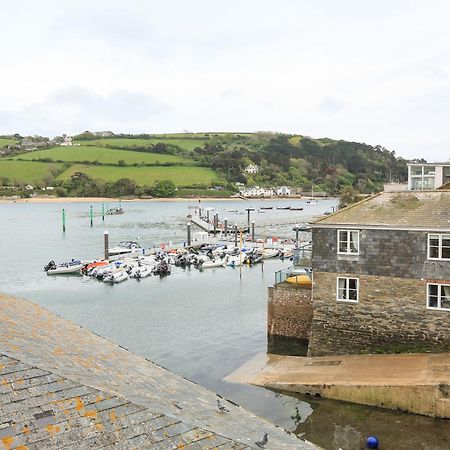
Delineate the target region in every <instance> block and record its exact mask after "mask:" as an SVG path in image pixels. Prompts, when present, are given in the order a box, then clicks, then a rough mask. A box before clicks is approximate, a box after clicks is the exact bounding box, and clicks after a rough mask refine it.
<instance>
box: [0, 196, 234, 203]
mask: <svg viewBox="0 0 450 450" xmlns="http://www.w3.org/2000/svg"><path fill="white" fill-rule="evenodd" d="M119 200H120V201H121V202H123V203H125V202H185V201H192V202H198V201H199V200H200V201H229V200H242V199H240V198H239V197H237V198H236V197H228V198H227V197H219V198H215V197H205V198H203V197H201V198H198V197H195V198H192V197H189V198H187V197H185V198H183V197H175V198H132V199H128V198H127V199H119V198H111V197H32V198H1V197H0V204H9V203H111V202H118V201H119Z"/></svg>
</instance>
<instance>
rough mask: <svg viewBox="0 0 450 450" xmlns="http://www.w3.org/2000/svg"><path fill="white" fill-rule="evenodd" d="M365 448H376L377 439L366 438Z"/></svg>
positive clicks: (373, 437) (372, 437)
mask: <svg viewBox="0 0 450 450" xmlns="http://www.w3.org/2000/svg"><path fill="white" fill-rule="evenodd" d="M367 448H378V439H377V438H376V437H375V436H369V437H368V438H367Z"/></svg>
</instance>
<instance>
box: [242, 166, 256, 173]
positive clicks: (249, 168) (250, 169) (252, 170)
mask: <svg viewBox="0 0 450 450" xmlns="http://www.w3.org/2000/svg"><path fill="white" fill-rule="evenodd" d="M244 172H245V173H258V172H259V167H258V166H257V165H256V164H249V165H248V166H247V167H246V168H245V169H244Z"/></svg>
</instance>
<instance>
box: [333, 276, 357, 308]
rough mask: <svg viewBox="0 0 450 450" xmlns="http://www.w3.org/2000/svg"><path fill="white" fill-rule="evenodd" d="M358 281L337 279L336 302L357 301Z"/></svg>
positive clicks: (354, 279) (355, 279)
mask: <svg viewBox="0 0 450 450" xmlns="http://www.w3.org/2000/svg"><path fill="white" fill-rule="evenodd" d="M358 290H359V280H358V278H343V277H338V279H337V297H336V299H337V301H339V302H353V303H356V302H357V301H358Z"/></svg>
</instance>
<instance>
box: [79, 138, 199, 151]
mask: <svg viewBox="0 0 450 450" xmlns="http://www.w3.org/2000/svg"><path fill="white" fill-rule="evenodd" d="M206 140H207V139H205V138H198V139H197V138H195V139H183V138H175V137H174V138H170V137H167V138H151V139H133V138H117V139H114V138H113V139H111V138H106V139H96V140H93V141H76V142H77V143H79V144H81V145H94V146H104V147H106V146H111V147H127V148H133V147H143V146H145V145H153V144H159V143H161V144H173V145H177V146H178V147H180V148H183V149H185V150H193V149H194V148H196V147H203V145H204V144H205V142H206Z"/></svg>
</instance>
